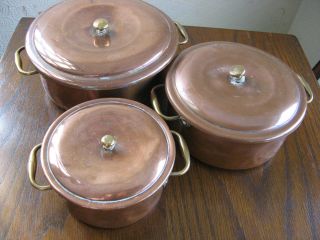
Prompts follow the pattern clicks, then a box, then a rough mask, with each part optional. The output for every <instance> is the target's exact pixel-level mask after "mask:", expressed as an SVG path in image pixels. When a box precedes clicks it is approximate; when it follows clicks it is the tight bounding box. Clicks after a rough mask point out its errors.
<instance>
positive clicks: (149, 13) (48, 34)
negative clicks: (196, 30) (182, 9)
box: [26, 0, 178, 88]
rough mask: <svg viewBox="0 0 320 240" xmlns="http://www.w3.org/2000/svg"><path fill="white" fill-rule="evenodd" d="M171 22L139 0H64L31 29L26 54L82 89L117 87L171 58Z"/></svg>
mask: <svg viewBox="0 0 320 240" xmlns="http://www.w3.org/2000/svg"><path fill="white" fill-rule="evenodd" d="M177 44H178V33H177V30H176V27H175V25H174V22H172V21H171V19H170V18H169V17H168V16H167V15H165V14H164V13H162V12H161V11H160V10H158V9H157V8H155V7H153V6H151V5H149V4H147V3H144V2H143V1H139V0H95V1H92V0H69V1H63V2H61V3H59V4H57V5H55V6H54V7H52V8H50V9H48V10H47V11H45V12H44V13H43V14H41V15H40V16H39V17H38V18H37V19H36V20H35V21H34V22H33V24H32V25H31V27H30V29H29V31H28V34H27V38H26V50H27V52H28V55H29V57H30V58H31V60H32V62H33V63H34V64H35V66H36V67H37V68H38V69H40V70H41V72H44V73H47V74H49V75H50V76H53V77H54V78H57V79H59V80H62V81H68V83H69V84H74V85H80V86H82V87H96V88H106V87H107V88H119V87H123V86H126V85H128V84H129V83H131V82H133V81H137V80H139V79H141V78H145V77H148V76H151V75H154V74H155V73H157V72H159V71H160V70H161V69H162V68H164V67H165V66H166V65H167V64H168V63H169V62H170V60H171V59H172V58H173V57H174V54H175V52H176V49H177Z"/></svg>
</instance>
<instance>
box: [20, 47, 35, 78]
mask: <svg viewBox="0 0 320 240" xmlns="http://www.w3.org/2000/svg"><path fill="white" fill-rule="evenodd" d="M23 50H25V46H22V47H20V48H18V50H17V51H16V52H15V54H14V62H15V64H16V67H17V69H18V71H19V73H21V74H23V75H27V76H31V75H34V74H37V73H38V71H37V70H32V71H25V70H23V68H22V59H21V56H20V53H21V52H22V51H23Z"/></svg>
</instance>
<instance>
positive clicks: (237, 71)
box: [229, 65, 246, 78]
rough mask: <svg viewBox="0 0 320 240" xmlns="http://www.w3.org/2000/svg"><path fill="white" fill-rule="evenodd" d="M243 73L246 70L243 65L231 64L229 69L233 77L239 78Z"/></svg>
mask: <svg viewBox="0 0 320 240" xmlns="http://www.w3.org/2000/svg"><path fill="white" fill-rule="evenodd" d="M245 73H246V70H245V69H244V66H243V65H235V66H232V67H231V69H230V71H229V74H230V76H231V77H235V78H241V77H242V76H244V74H245Z"/></svg>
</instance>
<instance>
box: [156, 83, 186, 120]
mask: <svg viewBox="0 0 320 240" xmlns="http://www.w3.org/2000/svg"><path fill="white" fill-rule="evenodd" d="M163 87H164V85H163V84H159V85H157V86H155V87H153V88H152V89H151V104H152V107H153V109H154V110H155V111H156V112H157V113H158V114H159V115H160V117H162V118H163V119H164V120H166V121H175V120H178V119H180V116H166V115H164V114H163V113H162V112H161V109H160V104H159V101H158V98H157V94H156V90H157V89H158V88H163Z"/></svg>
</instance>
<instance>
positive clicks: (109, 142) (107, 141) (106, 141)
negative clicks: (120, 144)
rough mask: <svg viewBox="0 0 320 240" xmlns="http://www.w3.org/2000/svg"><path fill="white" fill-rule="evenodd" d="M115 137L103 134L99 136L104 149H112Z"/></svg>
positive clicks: (114, 144)
mask: <svg viewBox="0 0 320 240" xmlns="http://www.w3.org/2000/svg"><path fill="white" fill-rule="evenodd" d="M116 143H117V141H116V139H115V137H114V136H112V135H105V136H103V137H102V138H101V144H102V147H103V149H104V150H107V151H112V150H113V149H114V147H115V146H116Z"/></svg>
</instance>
